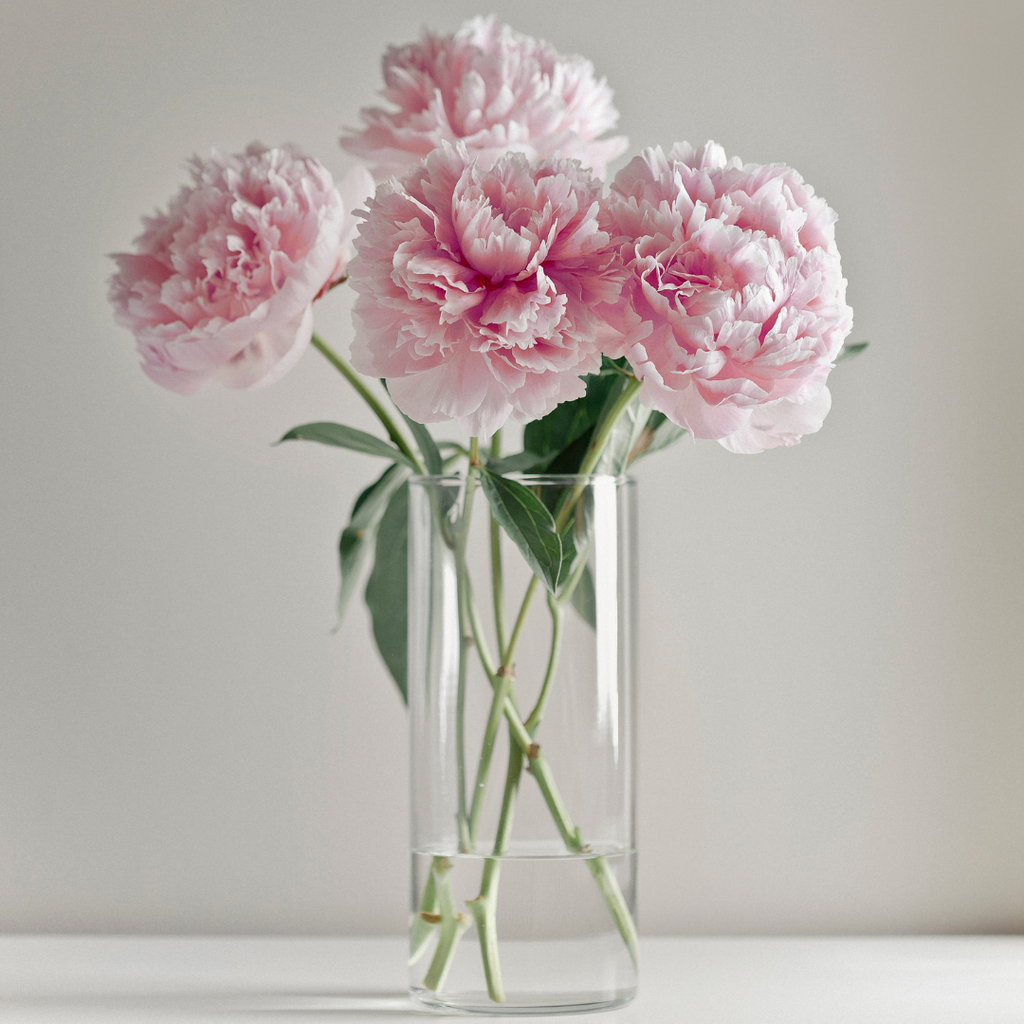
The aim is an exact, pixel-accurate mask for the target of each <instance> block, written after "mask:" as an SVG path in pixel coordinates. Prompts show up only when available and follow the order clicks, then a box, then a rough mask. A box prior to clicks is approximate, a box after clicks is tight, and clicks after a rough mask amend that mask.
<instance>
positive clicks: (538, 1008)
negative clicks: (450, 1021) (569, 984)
mask: <svg viewBox="0 0 1024 1024" xmlns="http://www.w3.org/2000/svg"><path fill="white" fill-rule="evenodd" d="M409 996H410V998H411V999H412V1000H413V1001H414V1002H416V1003H419V1004H420V1006H423V1007H425V1008H426V1009H430V1010H434V1011H437V1012H441V1013H460V1014H473V1015H481V1016H492V1017H549V1016H556V1015H559V1014H569V1013H601V1012H602V1011H604V1010H615V1009H618V1008H619V1007H620V1006H625V1005H626V1004H627V1003H631V1002H632V1001H633V999H634V998H635V996H636V989H635V988H632V989H627V990H624V991H621V992H616V993H615V994H614V996H609V995H608V994H606V993H598V992H560V993H559V994H558V996H557V1000H558V1001H557V1003H556V1002H553V1001H552V996H551V995H550V994H548V993H541V992H538V993H530V992H520V993H516V994H515V995H514V996H511V997H510V998H509V999H507V1000H506V1001H505V1002H503V1003H495V1002H492V1001H491V1000H490V999H489V998H488V996H487V993H486V992H460V993H457V994H447V993H440V994H439V993H437V992H432V991H430V989H425V988H419V987H417V988H411V989H410V990H409Z"/></svg>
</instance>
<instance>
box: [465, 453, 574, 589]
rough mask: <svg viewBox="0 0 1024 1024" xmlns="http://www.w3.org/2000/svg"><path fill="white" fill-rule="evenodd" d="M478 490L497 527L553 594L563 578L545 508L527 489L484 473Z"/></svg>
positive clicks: (558, 544) (559, 552)
mask: <svg viewBox="0 0 1024 1024" xmlns="http://www.w3.org/2000/svg"><path fill="white" fill-rule="evenodd" d="M480 486H481V487H482V489H483V492H484V494H485V495H486V497H487V501H488V503H489V504H490V506H491V511H492V512H493V513H494V518H495V519H496V520H497V521H498V524H499V525H500V526H501V528H502V529H503V530H504V531H505V533H507V534H508V536H509V537H510V538H511V539H512V542H513V543H514V544H515V545H516V547H517V548H519V550H520V551H521V552H522V555H523V558H525V559H526V562H527V564H528V565H529V566H530V568H531V569H532V570H533V571H534V573H536V574H537V576H538V577H539V578H540V580H541V581H542V582H543V584H544V586H546V587H547V588H548V590H550V591H551V593H552V594H553V593H555V591H556V590H557V589H558V584H559V582H560V579H561V575H562V541H561V538H560V537H559V536H558V531H557V530H556V529H555V520H554V517H553V516H552V515H551V512H550V511H549V510H548V508H547V506H546V505H545V504H544V502H542V501H541V500H540V498H538V497H537V495H536V494H534V493H533V491H531V490H530V489H529V488H528V487H524V486H523V485H522V484H521V483H519V482H518V481H516V480H509V479H507V478H505V477H503V476H498V475H497V474H496V473H491V472H488V471H487V470H486V469H484V470H481V471H480Z"/></svg>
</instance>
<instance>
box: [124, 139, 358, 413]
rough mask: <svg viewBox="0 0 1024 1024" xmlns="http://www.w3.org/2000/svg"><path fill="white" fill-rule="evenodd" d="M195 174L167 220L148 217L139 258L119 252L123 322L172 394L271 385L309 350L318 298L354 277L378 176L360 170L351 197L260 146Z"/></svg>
mask: <svg viewBox="0 0 1024 1024" xmlns="http://www.w3.org/2000/svg"><path fill="white" fill-rule="evenodd" d="M191 172H192V184H191V185H186V186H184V187H183V188H182V189H181V191H180V192H179V193H178V195H177V196H176V197H175V198H174V199H173V200H172V201H171V203H170V207H169V209H168V211H167V213H157V214H156V215H155V216H153V217H147V218H144V219H143V222H144V224H145V231H143V233H142V234H141V235H140V236H139V237H138V238H137V239H136V240H135V246H136V252H135V253H116V254H115V255H114V257H113V258H114V259H115V260H116V261H117V265H118V271H117V273H116V274H114V276H113V277H112V278H111V281H110V301H111V302H112V303H113V305H114V312H115V316H116V318H117V320H118V322H119V323H121V324H123V325H124V326H125V327H128V328H129V329H130V330H131V331H133V332H134V334H135V340H136V343H137V345H138V349H139V353H140V354H141V356H142V369H143V371H144V372H145V373H146V374H147V375H148V376H149V377H151V378H152V379H153V380H154V381H156V382H157V384H162V385H163V386H164V387H166V388H170V389H171V390H172V391H177V392H179V393H181V394H193V393H194V392H196V391H198V390H199V389H200V388H202V387H204V386H205V385H206V384H208V383H209V382H210V381H211V380H214V379H216V380H219V381H220V382H221V383H222V384H224V385H226V386H227V387H231V388H251V387H260V386H263V385H265V384H269V383H271V382H272V381H275V380H277V379H278V378H279V377H281V376H282V375H283V374H284V373H285V372H286V371H287V370H288V369H290V367H291V366H292V365H293V364H294V363H295V362H296V361H297V360H298V358H299V356H300V355H301V354H302V352H303V350H304V349H305V347H306V345H307V344H308V343H309V339H310V336H311V334H312V331H313V311H312V303H313V300H314V298H316V297H317V296H318V295H319V294H322V292H323V291H324V290H326V288H328V287H329V286H330V285H331V283H332V282H335V281H337V280H340V279H341V278H342V277H344V275H345V268H346V264H347V261H348V259H349V258H350V256H351V244H352V239H353V237H354V236H355V233H356V230H357V228H358V222H357V221H356V219H355V217H354V209H355V207H356V206H358V205H359V204H360V203H362V202H363V201H364V200H365V199H366V197H367V196H368V195H369V193H370V192H372V190H373V182H372V179H371V178H370V176H369V174H368V173H367V171H365V170H364V169H362V168H359V169H357V170H356V171H354V172H353V173H352V174H350V175H349V176H348V177H347V178H346V180H345V181H344V182H343V183H342V188H343V190H344V192H345V196H344V198H343V197H342V195H341V194H340V193H339V190H338V189H337V188H335V185H334V182H333V180H332V179H331V175H330V173H329V172H328V171H327V170H326V168H324V167H323V166H322V165H321V164H320V163H318V162H317V161H316V160H313V159H311V158H309V157H306V156H303V155H302V154H301V153H300V152H298V151H297V150H295V149H293V148H290V147H285V148H281V149H266V148H265V147H263V146H261V145H259V144H258V143H253V144H252V145H251V146H249V148H248V149H247V150H246V151H245V152H244V153H242V154H238V155H225V154H222V153H218V152H216V151H214V152H213V153H212V154H211V156H210V158H209V160H201V159H200V158H198V157H195V158H193V160H192V161H191Z"/></svg>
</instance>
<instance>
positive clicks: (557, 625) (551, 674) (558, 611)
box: [523, 594, 565, 736]
mask: <svg viewBox="0 0 1024 1024" xmlns="http://www.w3.org/2000/svg"><path fill="white" fill-rule="evenodd" d="M548 608H549V609H550V610H551V651H550V653H549V654H548V667H547V671H546V672H545V673H544V682H543V683H542V684H541V687H540V696H538V697H537V703H536V704H535V705H534V706H533V710H532V711H531V712H530V714H529V716H528V717H527V719H526V721H525V722H524V723H523V725H525V726H526V728H527V731H528V732H529V733H530V735H531V736H533V735H534V734H535V733H536V731H537V726H538V725H540V720H541V719H542V718H543V717H544V709H545V708H546V707H547V703H548V696H549V694H550V693H551V682H552V680H553V679H554V678H555V672H556V671H557V669H558V657H559V655H560V654H561V651H562V623H563V622H564V620H565V605H563V604H562V603H561V602H559V601H556V600H555V599H554V597H553V596H552V595H551V594H548Z"/></svg>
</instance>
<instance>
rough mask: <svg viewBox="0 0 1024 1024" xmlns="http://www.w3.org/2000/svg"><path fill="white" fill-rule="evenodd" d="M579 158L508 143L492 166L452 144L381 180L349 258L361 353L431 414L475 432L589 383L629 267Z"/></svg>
mask: <svg viewBox="0 0 1024 1024" xmlns="http://www.w3.org/2000/svg"><path fill="white" fill-rule="evenodd" d="M600 196H601V183H600V182H599V181H597V180H596V179H594V178H592V177H591V176H590V174H589V173H587V172H586V171H584V170H583V169H582V168H581V167H580V165H579V164H578V163H577V162H576V161H570V160H560V159H555V158H549V159H546V160H541V161H534V162H531V161H529V160H527V159H526V157H524V156H523V155H522V154H520V153H508V154H506V155H505V156H503V157H500V158H499V159H498V161H497V162H496V163H495V164H493V166H491V167H490V168H488V169H484V168H482V167H480V166H479V165H478V164H477V163H476V162H475V161H473V160H472V159H471V158H470V156H469V154H468V153H467V152H466V149H465V147H464V146H462V145H461V144H460V145H458V146H455V147H453V146H449V145H447V144H444V145H443V146H442V147H441V148H439V149H437V150H435V151H434V152H433V153H431V154H430V156H428V157H427V159H426V161H425V163H423V164H421V165H419V166H417V167H416V168H415V169H413V170H412V171H411V172H410V173H409V174H408V175H407V176H406V177H405V178H404V179H402V180H401V181H398V180H396V179H392V180H391V181H390V182H387V183H385V184H383V185H381V186H379V187H378V189H377V194H376V196H375V198H374V199H372V200H370V202H369V203H368V204H367V206H368V207H369V214H368V216H367V217H366V223H365V224H364V225H363V227H362V228H361V230H360V232H359V236H358V238H357V239H356V253H357V254H356V258H355V259H354V260H353V261H352V263H351V265H350V267H349V272H350V275H351V281H352V284H353V286H354V287H355V289H356V291H357V292H358V293H359V297H358V298H357V300H356V304H355V310H354V317H355V323H356V337H355V341H354V343H353V345H352V362H353V365H354V366H355V367H356V369H357V370H359V371H361V372H362V373H366V374H369V375H370V376H373V377H386V378H387V380H388V386H389V389H390V391H391V397H392V398H393V399H394V400H395V402H396V403H397V405H398V407H399V408H400V409H401V410H402V411H403V412H405V413H407V414H408V415H409V416H411V417H412V418H413V419H415V420H418V421H419V422H421V423H430V422H435V421H438V420H445V419H458V420H459V421H460V423H461V425H462V426H463V427H464V429H465V430H467V431H468V433H469V434H470V435H473V436H477V435H486V434H491V433H493V432H494V431H495V430H497V429H498V428H499V427H500V426H501V425H502V424H503V423H504V422H505V421H506V420H507V419H508V418H509V416H510V415H511V416H514V417H515V418H517V419H519V420H532V419H536V418H538V417H540V416H543V415H545V414H546V413H548V412H550V411H551V410H552V409H553V408H554V407H555V406H556V405H557V404H558V403H559V402H564V401H566V400H567V399H573V398H579V397H581V396H582V395H583V393H584V386H583V382H582V381H581V380H580V374H585V373H592V372H594V371H596V370H597V369H598V368H599V367H600V364H601V352H600V347H601V343H602V341H603V340H606V334H607V326H606V324H605V323H604V321H603V320H601V319H600V318H598V316H596V315H595V312H594V308H593V307H595V306H597V305H600V304H602V303H609V304H610V303H614V301H615V299H616V298H617V296H618V293H619V288H620V286H621V280H622V276H623V275H622V272H621V270H619V269H618V268H617V266H616V264H615V260H614V254H613V252H612V250H611V249H610V247H609V245H608V236H607V234H605V233H604V232H603V231H601V230H600V228H599V227H598V223H597V216H598V206H599V204H598V200H599V199H600Z"/></svg>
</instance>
